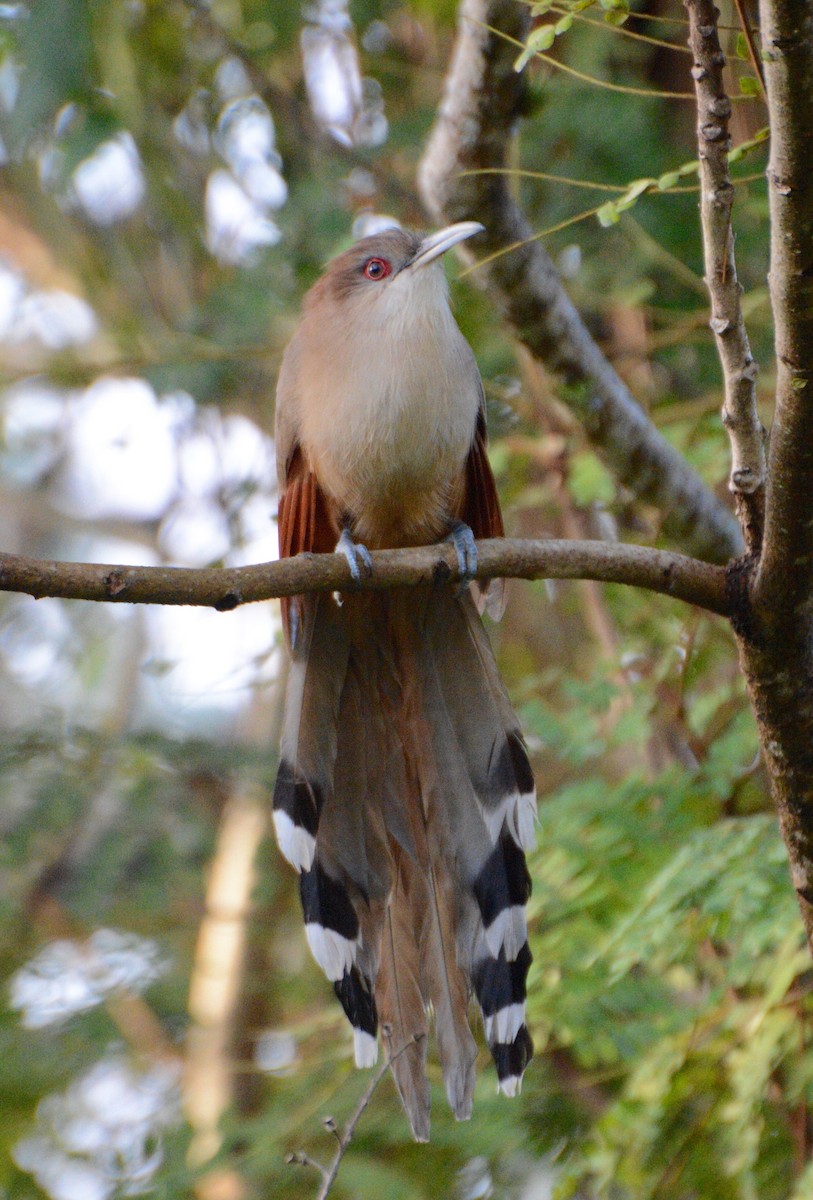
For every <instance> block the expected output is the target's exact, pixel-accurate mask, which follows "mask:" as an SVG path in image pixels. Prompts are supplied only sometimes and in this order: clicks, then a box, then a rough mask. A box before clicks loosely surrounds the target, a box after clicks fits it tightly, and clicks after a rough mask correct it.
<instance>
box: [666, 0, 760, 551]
mask: <svg viewBox="0 0 813 1200" xmlns="http://www.w3.org/2000/svg"><path fill="white" fill-rule="evenodd" d="M685 4H686V9H687V11H688V14H689V45H690V46H691V49H692V52H693V55H694V66H693V67H692V77H693V79H694V81H695V91H696V93H697V144H698V158H699V160H700V183H701V190H700V223H701V226H702V231H703V255H704V258H705V266H706V285H707V287H708V289H709V297H710V299H711V321H710V322H709V324H710V325H711V329H712V332H713V333H714V336H715V339H716V342H717V352H718V354H719V356H720V363H721V365H722V368H723V379H724V383H725V400H724V403H723V424H724V425H725V427H726V429H727V430H728V437H729V442H730V444H731V473H730V475H729V481H728V486H729V489H730V491H731V492H732V493H733V495H734V498H735V503H736V506H737V515H738V516H739V519H740V525H741V527H742V531H743V536H744V538H745V543H746V546H747V548H748V551H749V552H750V553H751V554H758V553H759V550H760V546H761V543H762V529H763V524H764V515H765V476H766V467H765V430H764V429H763V427H762V422H761V421H760V419H759V413H758V411H757V389H756V377H757V364H756V362H755V361H754V357H753V355H752V354H751V347H750V345H749V342H748V334H747V332H746V329H745V321H744V319H743V314H742V305H741V304H740V296H741V294H742V288H741V287H740V283H739V280H738V279H737V267H736V263H735V260H734V234H733V232H732V229H731V210H732V207H733V203H734V188H733V186H732V183H731V179H730V177H729V171H728V151H729V150H730V148H731V137H730V135H729V132H728V120H729V117H730V115H731V101H730V100H729V98H728V96H727V95H726V93H725V89H724V87H723V66H724V65H725V56H724V55H723V52H722V50H721V49H720V40H719V38H718V36H717V25H716V21H717V9H716V8H715V7H714V0H685Z"/></svg>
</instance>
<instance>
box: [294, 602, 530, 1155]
mask: <svg viewBox="0 0 813 1200" xmlns="http://www.w3.org/2000/svg"><path fill="white" fill-rule="evenodd" d="M535 811H536V795H535V789H534V782H533V775H532V773H531V769H530V765H529V763H528V757H527V754H526V751H525V747H524V744H523V742H522V737H521V734H520V730H519V724H518V722H517V718H516V716H515V714H514V712H513V709H512V708H511V705H510V702H509V700H508V698H507V695H506V693H505V689H504V687H503V685H502V682H501V680H500V678H499V675H498V673H497V668H496V665H495V662H494V658H493V654H492V651H491V647H490V644H489V642H488V639H487V637H486V634H485V631H484V629H483V627H482V624H481V622H480V618H479V616H478V615H477V612H476V609H475V607H474V604H473V602H472V600H471V598H470V597H469V595H468V594H466V595H464V596H462V597H457V596H455V595H454V593H453V592H452V590H451V589H450V588H449V587H446V586H442V587H441V586H439V587H437V588H432V589H429V588H427V589H424V590H420V589H419V590H411V591H409V592H402V593H391V594H388V595H387V596H386V597H382V596H381V595H380V594H379V595H377V596H372V595H371V594H368V595H365V596H351V597H347V598H346V599H345V603H344V604H343V605H342V606H341V607H339V606H337V605H336V604H335V602H334V601H333V600H332V599H330V598H329V597H326V596H323V597H319V598H313V597H310V598H308V601H307V604H306V605H305V606H304V607H303V628H302V630H301V633H300V636H299V638H298V644H297V647H296V648H295V651H294V658H293V664H292V668H291V674H290V678H289V686H288V695H287V699H286V712H285V719H284V731H283V739H282V756H281V762H280V768H279V775H278V778H277V784H276V787H275V791H274V817H275V824H276V828H277V836H278V840H279V844H280V849H281V850H282V852H283V854H284V855H285V856H286V858H288V859H289V861H290V862H292V863H293V865H294V866H295V867H296V868H297V870H298V871H299V872H300V892H301V896H302V905H303V910H304V915H305V929H306V934H307V937H308V942H309V944H310V947H311V950H312V951H313V954H314V957H315V958H316V960H317V962H318V963H319V965H320V966H321V967H322V969H323V970H324V972H325V974H326V975H327V976H328V978H329V979H331V980H332V981H333V985H334V988H335V990H336V993H337V995H338V997H339V999H340V1001H341V1003H342V1005H343V1007H344V1010H345V1012H346V1013H347V1016H348V1017H349V1019H350V1021H351V1023H352V1025H353V1028H354V1040H355V1055H356V1062H357V1063H358V1064H359V1065H360V1066H371V1065H372V1064H373V1062H375V1060H376V1056H377V1034H378V1032H379V1030H380V1032H381V1033H382V1035H383V1038H384V1040H385V1044H386V1048H387V1052H388V1054H389V1055H390V1057H391V1059H392V1070H393V1075H394V1077H395V1081H396V1084H397V1086H398V1090H399V1092H400V1095H401V1099H402V1101H403V1103H404V1107H405V1109H406V1111H407V1115H408V1116H409V1120H410V1123H411V1125H412V1131H413V1134H414V1136H415V1137H416V1139H418V1140H421V1141H422V1140H426V1138H427V1137H428V1135H429V1087H428V1082H427V1076H426V1047H427V1033H428V1014H429V1013H430V1012H431V1013H433V1014H434V1026H435V1036H436V1040H437V1046H438V1054H439V1057H440V1062H441V1068H442V1071H443V1078H444V1083H445V1086H446V1093H447V1096H448V1098H449V1103H450V1104H451V1107H452V1109H453V1111H454V1113H455V1115H456V1116H457V1117H458V1118H459V1119H464V1118H466V1117H468V1116H469V1115H470V1113H471V1103H472V1095H473V1090H474V1081H475V1069H474V1062H475V1057H476V1046H475V1042H474V1039H473V1037H472V1034H471V1030H470V1028H469V1020H468V1007H469V998H470V996H471V995H472V993H473V995H474V997H475V999H476V1001H477V1004H478V1006H479V1009H480V1012H481V1013H482V1017H483V1021H484V1025H485V1033H486V1040H487V1042H488V1045H489V1048H490V1050H491V1053H492V1056H493V1058H494V1062H495V1064H496V1067H497V1078H498V1087H499V1089H500V1090H501V1091H502V1092H504V1093H505V1094H506V1095H514V1094H515V1093H516V1092H517V1091H518V1089H519V1085H520V1082H521V1079H522V1074H523V1071H524V1070H525V1067H526V1065H527V1063H528V1061H529V1060H530V1057H531V1054H532V1044H531V1039H530V1036H529V1034H528V1030H527V1028H526V1024H525V982H526V977H527V973H528V967H529V965H530V961H531V955H530V951H529V949H528V941H527V930H526V924H525V904H526V902H527V900H528V897H529V894H530V887H531V883H530V877H529V875H528V871H527V869H526V866H525V854H524V851H525V850H526V849H527V848H528V847H529V846H530V845H531V844H532V842H533V838H534V819H535Z"/></svg>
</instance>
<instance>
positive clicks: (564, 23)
mask: <svg viewBox="0 0 813 1200" xmlns="http://www.w3.org/2000/svg"><path fill="white" fill-rule="evenodd" d="M572 24H573V13H565V15H564V16H563V17H562V18H561V20H559V21H557V22H556V24H555V25H554V27H553V30H554V33H555V34H556V36H557V37H560V36H561V35H562V34H563V33H567V31H568V29H570V26H571V25H572Z"/></svg>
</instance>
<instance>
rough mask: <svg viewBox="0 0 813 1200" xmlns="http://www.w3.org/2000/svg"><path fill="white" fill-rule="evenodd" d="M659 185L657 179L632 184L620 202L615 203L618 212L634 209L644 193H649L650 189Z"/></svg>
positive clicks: (640, 180) (638, 180) (637, 180)
mask: <svg viewBox="0 0 813 1200" xmlns="http://www.w3.org/2000/svg"><path fill="white" fill-rule="evenodd" d="M656 183H657V180H655V179H636V180H635V182H634V183H631V184H630V185H629V187H628V188H627V190H626V191H625V192H624V195H623V196H622V197H621V199H620V200H616V201H615V207H616V211H617V212H620V213H621V212H626V211H627V209H628V208H632V206H633V205H634V204H636V203H637V201H638V200H639V199H640V197H641V196H643V194H644V192H648V191H649V189H650V188H652V187H654V186H655V185H656Z"/></svg>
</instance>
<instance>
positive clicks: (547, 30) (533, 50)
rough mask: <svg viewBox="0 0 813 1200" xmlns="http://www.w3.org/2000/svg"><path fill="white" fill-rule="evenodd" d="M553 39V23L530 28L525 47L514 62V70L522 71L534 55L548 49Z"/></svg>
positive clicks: (554, 32)
mask: <svg viewBox="0 0 813 1200" xmlns="http://www.w3.org/2000/svg"><path fill="white" fill-rule="evenodd" d="M555 40H556V28H555V26H554V25H540V26H539V27H538V28H537V29H534V30H532V31H531V33H530V34H529V35H528V40H527V42H526V43H525V49H524V50H523V51H522V53H521V54H520V55H519V57H518V58H517V60H516V62H515V63H514V70H515V71H522V70H523V68H525V67H526V66H527V65H528V63H529V62H530V61H531V59H532V58H534V56H535V55H537V54H541V53H543V52H544V51H545V50H550V48H551V46H552V45H553V43H554V41H555Z"/></svg>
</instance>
